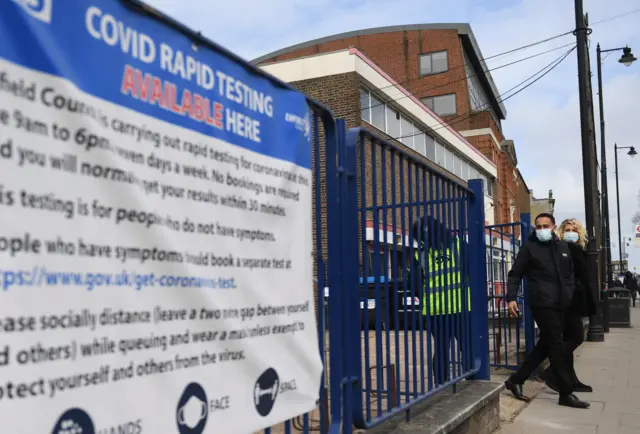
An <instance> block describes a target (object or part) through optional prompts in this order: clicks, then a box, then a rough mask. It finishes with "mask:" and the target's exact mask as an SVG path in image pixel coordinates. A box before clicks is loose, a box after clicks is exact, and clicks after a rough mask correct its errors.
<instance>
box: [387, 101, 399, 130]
mask: <svg viewBox="0 0 640 434" xmlns="http://www.w3.org/2000/svg"><path fill="white" fill-rule="evenodd" d="M386 114H387V131H386V132H387V134H389V135H390V136H391V137H393V138H395V137H400V119H399V116H398V112H397V111H395V110H394V109H392V108H391V107H389V106H387V108H386Z"/></svg>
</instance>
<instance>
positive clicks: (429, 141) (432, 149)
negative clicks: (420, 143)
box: [425, 134, 436, 161]
mask: <svg viewBox="0 0 640 434" xmlns="http://www.w3.org/2000/svg"><path fill="white" fill-rule="evenodd" d="M425 141H426V153H425V155H426V156H427V158H428V159H429V160H431V161H436V141H435V140H433V137H431V136H430V135H428V134H426V135H425Z"/></svg>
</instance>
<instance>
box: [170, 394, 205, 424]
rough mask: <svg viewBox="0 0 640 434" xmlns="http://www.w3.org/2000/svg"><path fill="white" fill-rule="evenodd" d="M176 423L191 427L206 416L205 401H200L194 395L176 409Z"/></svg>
mask: <svg viewBox="0 0 640 434" xmlns="http://www.w3.org/2000/svg"><path fill="white" fill-rule="evenodd" d="M177 417H178V423H179V424H180V425H186V426H187V427H189V428H191V429H193V428H195V427H196V426H198V424H199V423H200V421H201V420H202V419H204V418H205V417H207V403H206V402H202V401H200V400H199V399H198V398H196V397H195V396H192V397H191V398H189V401H187V403H186V404H185V405H183V406H182V407H180V408H179V409H178V415H177Z"/></svg>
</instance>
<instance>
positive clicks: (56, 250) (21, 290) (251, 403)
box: [0, 0, 322, 434]
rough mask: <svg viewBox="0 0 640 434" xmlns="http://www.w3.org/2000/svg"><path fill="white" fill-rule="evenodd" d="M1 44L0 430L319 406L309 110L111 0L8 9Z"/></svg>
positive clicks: (195, 433) (210, 426)
mask: <svg viewBox="0 0 640 434" xmlns="http://www.w3.org/2000/svg"><path fill="white" fill-rule="evenodd" d="M0 40H1V41H2V43H0V173H1V174H2V176H0V227H1V228H2V233H1V234H0V264H1V267H0V268H1V270H0V306H1V310H2V314H1V315H0V336H1V338H0V372H2V376H1V378H2V380H1V381H0V415H1V417H0V419H1V422H0V423H1V424H2V428H3V429H2V432H6V433H9V432H15V433H18V432H19V433H51V432H53V433H55V434H62V433H80V432H82V433H86V434H89V433H94V432H97V433H107V432H109V433H112V432H118V433H120V432H127V433H134V432H135V433H140V432H143V433H191V434H201V433H203V432H220V433H231V432H235V433H249V432H256V431H259V430H261V429H263V428H265V427H268V426H271V425H273V424H276V423H279V422H281V421H283V420H286V419H289V418H291V417H294V416H297V415H299V414H302V413H306V412H308V411H310V410H312V409H313V408H315V407H316V401H317V399H318V396H319V390H320V384H321V376H322V361H321V358H320V355H319V352H318V342H317V339H318V338H317V327H316V319H315V312H314V311H315V310H314V307H313V306H314V296H313V262H312V257H311V254H310V252H311V251H312V250H313V248H312V228H311V224H312V223H311V183H310V180H311V143H310V128H309V109H308V106H307V102H306V99H305V96H304V95H303V94H301V93H299V92H296V91H293V90H289V89H285V88H283V87H281V86H278V85H276V84H275V83H273V82H272V81H270V80H268V79H267V78H265V77H263V76H262V75H258V74H253V73H252V72H251V71H250V69H249V68H247V66H246V65H244V64H243V63H241V62H239V61H238V60H236V59H233V58H231V57H230V56H228V55H226V54H223V53H221V52H220V51H218V50H216V49H215V48H213V47H212V48H209V47H205V46H200V47H198V46H195V45H192V42H191V41H190V40H189V39H188V38H187V37H186V36H185V35H183V34H182V33H180V32H178V31H176V30H174V29H173V27H170V26H166V25H164V24H163V23H161V22H159V21H156V20H154V19H152V18H150V17H149V16H148V15H146V14H143V13H140V12H137V11H136V10H134V9H132V8H129V7H126V6H125V5H124V4H123V2H121V1H118V0H92V1H87V2H70V1H64V0H34V1H32V0H17V1H0Z"/></svg>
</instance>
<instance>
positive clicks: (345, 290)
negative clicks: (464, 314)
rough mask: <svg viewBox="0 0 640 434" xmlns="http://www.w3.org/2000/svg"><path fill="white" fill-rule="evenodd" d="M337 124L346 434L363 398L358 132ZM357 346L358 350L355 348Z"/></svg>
mask: <svg viewBox="0 0 640 434" xmlns="http://www.w3.org/2000/svg"><path fill="white" fill-rule="evenodd" d="M338 122H339V123H338V127H339V128H340V129H341V130H343V131H344V133H341V134H344V140H342V143H341V144H340V147H341V149H340V153H339V154H340V164H339V170H340V172H341V175H342V176H341V180H340V199H339V200H340V207H341V211H342V222H341V223H342V224H341V238H342V250H343V255H342V260H343V265H342V267H343V275H342V297H341V300H342V302H341V303H342V323H343V326H344V329H343V330H341V331H340V333H341V334H342V335H343V337H342V339H343V341H342V345H343V347H342V349H341V353H342V358H343V360H344V363H343V366H344V373H343V375H344V382H343V383H344V393H343V395H342V400H343V402H342V415H343V425H342V429H343V431H342V433H343V434H349V433H351V432H352V431H351V430H352V426H353V424H354V419H355V418H354V409H355V408H357V406H356V405H355V402H354V401H355V399H356V398H358V397H359V398H360V399H362V393H361V391H360V389H359V388H358V385H359V382H358V380H359V375H358V374H359V373H360V372H361V369H360V358H359V354H360V316H359V309H360V287H359V282H358V277H359V270H360V255H359V250H358V246H359V243H358V234H359V232H358V180H357V164H356V158H357V155H356V150H357V145H358V138H359V135H358V134H356V135H355V137H354V134H353V133H352V131H351V130H349V132H347V131H346V122H345V121H344V120H342V119H339V120H338ZM356 348H357V350H355V349H356Z"/></svg>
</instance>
